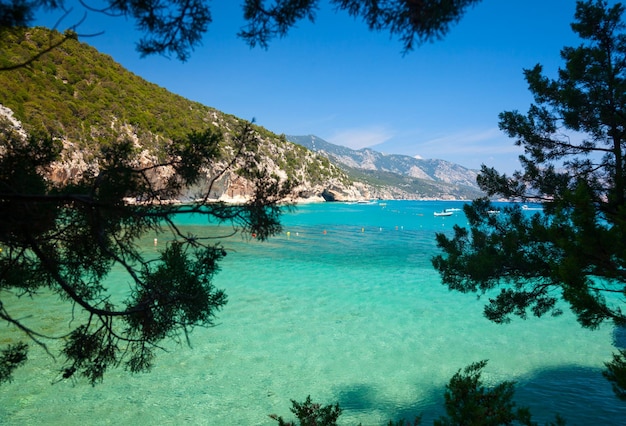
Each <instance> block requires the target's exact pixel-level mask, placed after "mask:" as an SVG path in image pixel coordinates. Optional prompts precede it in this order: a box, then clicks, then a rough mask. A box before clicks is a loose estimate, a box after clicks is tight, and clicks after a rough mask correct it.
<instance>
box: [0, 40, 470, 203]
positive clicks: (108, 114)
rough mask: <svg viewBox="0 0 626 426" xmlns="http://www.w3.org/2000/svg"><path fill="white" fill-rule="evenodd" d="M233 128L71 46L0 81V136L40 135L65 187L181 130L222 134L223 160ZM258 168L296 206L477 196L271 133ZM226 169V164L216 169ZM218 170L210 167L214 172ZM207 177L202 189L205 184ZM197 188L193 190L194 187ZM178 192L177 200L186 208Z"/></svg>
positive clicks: (232, 176)
mask: <svg viewBox="0 0 626 426" xmlns="http://www.w3.org/2000/svg"><path fill="white" fill-rule="evenodd" d="M7 37H8V38H7V40H5V45H4V47H6V48H5V49H4V50H2V51H0V63H4V64H9V63H13V62H25V61H27V60H28V58H34V57H36V55H37V53H38V52H41V50H42V49H44V48H45V46H48V45H49V43H50V42H51V40H53V39H59V38H61V37H62V35H61V34H59V33H58V32H55V31H50V30H47V29H45V28H29V29H23V30H21V31H16V32H12V33H11V35H10V36H9V35H8V36H7ZM242 122H243V120H241V119H239V118H237V117H235V116H232V115H230V114H226V113H223V112H221V111H218V110H216V109H215V108H211V107H208V106H205V105H202V104H200V103H197V102H192V101H190V100H187V99H184V98H183V97H181V96H178V95H175V94H173V93H170V92H168V91H167V90H166V89H164V88H162V87H158V86H156V85H155V84H152V83H150V82H147V81H145V80H144V79H142V78H141V77H139V76H137V75H135V74H133V73H130V72H129V71H127V70H125V69H124V68H123V67H122V66H121V65H120V64H118V63H116V62H115V61H114V60H113V58H111V57H110V56H108V55H103V54H101V53H99V52H98V51H97V50H96V49H94V48H92V47H90V46H88V45H86V44H84V43H81V42H79V41H77V40H67V41H66V42H65V43H63V44H62V45H60V46H59V47H57V48H56V49H53V50H52V51H50V52H48V53H46V54H45V55H43V56H41V57H38V59H37V60H34V61H32V62H30V63H29V65H28V66H27V67H22V68H17V69H15V70H13V71H10V72H4V73H0V128H1V127H2V126H9V127H13V128H15V129H16V130H19V131H20V132H24V133H25V134H47V135H50V136H52V137H53V138H55V139H57V140H59V141H61V142H62V144H63V151H62V153H61V156H60V159H59V161H57V162H55V166H54V168H53V170H51V171H50V179H51V181H53V182H61V183H63V182H67V181H71V180H72V179H74V178H75V177H76V176H80V174H81V173H83V172H84V171H85V170H89V168H90V167H92V166H93V165H94V161H95V160H94V158H96V156H97V153H98V152H99V151H100V150H101V148H102V147H103V146H110V144H112V143H115V141H117V140H121V139H131V140H133V141H134V147H135V148H136V150H137V161H140V162H141V164H150V163H151V162H158V159H159V158H160V157H161V155H162V152H161V150H162V149H163V148H164V147H165V146H167V145H168V144H169V143H170V142H171V141H174V140H181V139H184V138H185V137H186V135H188V134H189V132H191V131H202V130H204V129H207V128H211V129H212V130H215V131H217V132H219V133H221V134H223V135H224V140H223V142H222V144H221V149H222V152H224V153H230V152H234V151H233V143H234V142H233V141H234V140H235V139H236V138H235V136H236V132H237V129H238V128H240V126H241V123H242ZM253 129H254V132H255V135H256V138H257V141H258V147H257V148H258V155H259V161H260V163H261V164H262V165H263V168H264V169H265V170H266V171H267V173H269V174H271V175H275V176H280V177H281V179H285V180H287V179H288V180H290V181H292V182H296V183H297V186H296V188H295V189H294V195H293V199H294V200H296V201H299V200H307V201H321V200H322V199H324V200H327V201H329V200H334V201H354V200H363V199H370V198H381V199H473V198H477V197H480V196H482V193H481V192H480V191H479V189H478V187H477V186H476V171H474V170H469V169H466V168H464V167H461V166H459V165H457V164H453V163H450V162H447V161H443V160H421V159H416V158H412V157H409V156H406V155H384V154H382V153H380V152H376V151H373V150H371V149H361V150H352V149H349V148H345V147H341V146H338V145H333V144H331V143H328V142H326V141H324V140H322V139H320V138H318V137H316V136H290V137H286V136H284V135H280V136H279V135H277V134H274V133H272V132H270V131H268V130H267V129H264V128H262V127H260V126H256V125H253ZM220 161H226V160H220ZM223 166H224V165H223V164H221V163H219V161H218V162H217V163H216V164H215V167H216V168H217V169H218V170H219V168H220V167H223ZM211 173H212V171H211V170H207V176H206V179H207V182H208V181H209V180H211V179H212V177H211V176H212V175H211ZM220 176H221V177H220V179H218V180H217V181H215V182H213V183H212V192H211V194H210V195H211V197H212V198H214V199H218V200H223V201H235V202H242V201H245V200H247V199H249V197H250V196H251V194H253V191H254V188H253V186H251V184H250V182H248V181H246V179H245V177H244V176H242V175H241V174H238V173H236V172H235V171H231V172H230V173H226V174H224V175H220ZM201 183H202V182H201ZM196 192H197V191H196V188H185V190H184V191H181V194H180V195H179V199H180V201H187V200H189V199H193V198H194V197H195V195H196Z"/></svg>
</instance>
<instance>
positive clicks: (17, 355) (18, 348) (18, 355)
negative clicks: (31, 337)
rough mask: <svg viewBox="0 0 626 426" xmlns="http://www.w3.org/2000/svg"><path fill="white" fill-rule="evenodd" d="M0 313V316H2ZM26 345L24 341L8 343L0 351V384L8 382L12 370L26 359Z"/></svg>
mask: <svg viewBox="0 0 626 426" xmlns="http://www.w3.org/2000/svg"><path fill="white" fill-rule="evenodd" d="M1 315H2V314H0V318H2V316H1ZM27 350H28V346H27V345H26V344H25V343H17V344H16V345H9V346H7V347H6V348H5V349H2V350H1V351H0V385H1V384H2V383H4V382H10V381H11V379H12V374H13V370H15V369H16V368H17V367H19V366H20V365H22V364H24V363H25V362H26V360H27V356H26V352H27Z"/></svg>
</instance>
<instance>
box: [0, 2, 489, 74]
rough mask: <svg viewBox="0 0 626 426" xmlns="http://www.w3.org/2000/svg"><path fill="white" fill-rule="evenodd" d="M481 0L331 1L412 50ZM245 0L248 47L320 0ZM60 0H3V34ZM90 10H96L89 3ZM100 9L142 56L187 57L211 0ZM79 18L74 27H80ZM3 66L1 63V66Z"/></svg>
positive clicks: (310, 11) (283, 30) (307, 14)
mask: <svg viewBox="0 0 626 426" xmlns="http://www.w3.org/2000/svg"><path fill="white" fill-rule="evenodd" d="M480 1H481V0H426V1H420V2H407V1H398V0H396V1H391V2H385V3H379V2H365V1H362V0H333V1H331V4H332V5H333V6H334V7H335V8H336V9H337V10H344V11H346V12H348V13H349V14H350V15H351V16H354V17H356V18H361V19H363V20H364V21H365V22H366V23H367V25H368V27H369V28H370V29H371V30H375V31H389V32H390V33H391V35H396V36H398V37H399V38H400V40H401V41H402V43H403V44H404V50H405V51H409V50H411V49H412V48H413V47H414V46H415V45H416V44H421V43H423V42H427V41H433V40H438V39H440V38H442V37H443V36H444V35H445V34H446V33H447V32H448V31H449V29H450V25H451V24H454V23H456V22H457V21H458V20H459V19H460V18H461V17H462V16H463V14H464V13H465V10H466V9H467V8H468V7H469V6H471V5H473V4H475V3H478V2H480ZM269 3H270V4H266V2H265V1H263V0H244V1H243V14H244V19H245V20H246V22H247V25H246V27H245V28H244V29H242V30H241V31H240V33H239V36H240V37H242V38H243V39H244V40H246V42H247V43H248V44H249V45H250V46H255V45H257V44H259V45H261V46H263V47H267V46H268V43H269V41H271V40H272V39H273V38H275V37H283V36H285V35H286V34H287V32H288V31H289V30H290V29H291V28H292V27H293V26H294V25H296V24H297V22H299V21H300V20H302V19H305V18H306V19H309V20H311V21H314V20H315V10H316V9H317V8H318V5H319V1H318V0H280V1H278V0H277V1H273V2H272V1H270V2H269ZM63 7H64V6H63V2H62V1H57V0H52V1H50V0H33V1H30V2H25V1H19V0H18V1H12V2H8V3H7V2H3V3H0V35H1V34H2V33H3V32H6V31H10V29H11V28H13V27H25V26H27V25H29V24H30V22H31V21H32V20H33V18H34V16H35V14H36V13H37V12H38V11H39V9H48V10H63ZM85 10H86V11H87V12H89V13H98V11H96V10H95V9H93V8H88V7H87V6H85ZM101 11H102V13H106V14H108V15H115V16H123V17H126V18H130V19H132V20H133V21H134V22H135V25H136V27H137V28H138V29H139V30H140V31H142V32H143V34H144V36H143V37H142V38H141V39H140V40H139V41H138V43H137V50H138V51H139V52H140V53H141V55H150V54H155V53H156V54H162V55H170V54H173V55H175V56H176V57H177V58H178V59H179V60H181V61H185V60H186V59H188V57H189V54H190V52H191V51H192V50H193V49H194V47H196V46H197V45H199V44H200V42H201V40H202V36H203V35H204V33H205V32H206V31H207V29H208V26H209V24H210V23H211V21H212V18H211V11H210V2H208V1H205V0H185V1H182V0H168V1H158V0H124V1H120V0H108V1H105V2H104V4H103V5H102V9H101ZM79 24H80V23H75V25H74V26H73V27H72V28H71V29H72V30H77V29H78V27H79ZM0 69H1V67H0Z"/></svg>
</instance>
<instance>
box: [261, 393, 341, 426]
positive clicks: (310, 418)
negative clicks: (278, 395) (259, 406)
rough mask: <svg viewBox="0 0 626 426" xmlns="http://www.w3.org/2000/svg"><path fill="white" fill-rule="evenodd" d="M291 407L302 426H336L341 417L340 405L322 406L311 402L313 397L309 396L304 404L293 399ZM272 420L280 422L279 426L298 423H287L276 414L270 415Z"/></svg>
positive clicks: (289, 425)
mask: <svg viewBox="0 0 626 426" xmlns="http://www.w3.org/2000/svg"><path fill="white" fill-rule="evenodd" d="M291 405H292V407H291V412H292V413H293V414H295V415H296V418H297V419H298V421H299V423H298V424H299V425H300V426H336V425H337V419H338V418H339V416H340V415H341V408H339V404H335V405H332V404H331V405H324V406H322V405H321V404H317V403H314V402H311V395H308V396H307V397H306V400H305V401H304V402H303V403H299V402H297V401H295V400H293V399H292V400H291ZM270 418H272V419H274V420H276V421H278V424H279V426H296V423H294V422H285V420H284V419H283V418H282V417H279V416H276V415H275V414H272V415H270Z"/></svg>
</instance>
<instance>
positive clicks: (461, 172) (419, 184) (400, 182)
mask: <svg viewBox="0 0 626 426" xmlns="http://www.w3.org/2000/svg"><path fill="white" fill-rule="evenodd" d="M286 138H287V140H288V141H291V142H294V143H296V144H298V145H302V146H304V147H305V148H308V149H310V150H311V151H314V152H316V153H318V154H321V155H324V156H325V157H327V158H328V159H329V160H330V161H331V162H332V163H335V164H336V165H338V166H339V167H340V168H342V169H344V170H345V171H346V172H347V173H348V174H349V175H350V176H352V177H354V178H356V179H357V180H365V181H369V182H368V183H374V182H373V181H378V182H377V183H379V184H380V183H382V182H381V181H387V184H388V185H390V186H399V187H400V189H403V190H405V191H406V192H407V194H406V195H405V196H404V197H403V198H407V197H408V198H413V197H412V195H411V193H414V194H419V193H421V194H426V193H428V194H429V195H426V196H433V190H434V191H437V190H438V191H439V195H437V196H436V198H449V197H452V198H456V197H460V198H466V197H467V198H473V197H479V196H481V195H482V193H481V192H480V189H479V188H478V185H477V184H476V176H477V175H478V172H477V171H476V170H471V169H468V168H465V167H463V166H460V165H458V164H455V163H451V162H449V161H445V160H439V159H422V158H415V157H411V156H408V155H400V154H383V153H381V152H378V151H374V150H372V149H370V148H363V149H359V150H354V149H351V148H347V147H345V146H340V145H335V144H332V143H330V142H327V141H325V140H323V139H321V138H319V137H317V136H314V135H307V136H287V137H286ZM409 188H412V190H409ZM418 188H421V189H418ZM437 188H438V189H437Z"/></svg>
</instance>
